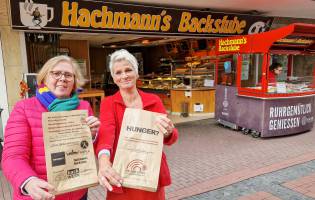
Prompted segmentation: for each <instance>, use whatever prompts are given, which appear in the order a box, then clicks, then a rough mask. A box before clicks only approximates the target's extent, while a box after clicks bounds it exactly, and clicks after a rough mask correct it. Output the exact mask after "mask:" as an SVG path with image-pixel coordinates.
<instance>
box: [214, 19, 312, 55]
mask: <svg viewBox="0 0 315 200" xmlns="http://www.w3.org/2000/svg"><path fill="white" fill-rule="evenodd" d="M272 48H276V49H279V48H281V49H284V50H285V49H289V50H303V51H315V25H314V24H302V23H294V24H290V25H288V26H285V27H282V28H279V29H275V30H272V31H268V32H263V33H259V34H253V35H245V36H235V37H227V38H220V39H217V54H229V53H255V52H260V53H264V52H268V51H269V50H270V49H272Z"/></svg>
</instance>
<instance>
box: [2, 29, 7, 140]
mask: <svg viewBox="0 0 315 200" xmlns="http://www.w3.org/2000/svg"><path fill="white" fill-rule="evenodd" d="M0 37H1V35H0ZM0 108H2V109H4V110H3V111H2V113H1V119H2V129H3V130H2V131H0V134H1V132H2V133H3V132H4V126H5V124H6V123H7V120H8V117H9V106H8V94H7V86H6V81H5V73H4V65H3V57H2V46H1V39H0ZM0 137H1V138H3V136H2V135H0Z"/></svg>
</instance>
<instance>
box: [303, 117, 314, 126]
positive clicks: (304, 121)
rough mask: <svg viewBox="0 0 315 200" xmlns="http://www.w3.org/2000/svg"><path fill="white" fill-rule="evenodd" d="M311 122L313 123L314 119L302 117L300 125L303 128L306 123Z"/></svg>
mask: <svg viewBox="0 0 315 200" xmlns="http://www.w3.org/2000/svg"><path fill="white" fill-rule="evenodd" d="M312 122H314V117H306V116H303V117H302V125H303V126H305V125H306V124H308V123H312Z"/></svg>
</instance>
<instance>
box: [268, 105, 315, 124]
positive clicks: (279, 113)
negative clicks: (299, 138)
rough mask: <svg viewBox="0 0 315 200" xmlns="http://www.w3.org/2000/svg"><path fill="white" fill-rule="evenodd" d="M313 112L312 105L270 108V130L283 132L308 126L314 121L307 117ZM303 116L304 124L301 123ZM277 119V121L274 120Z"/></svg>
mask: <svg viewBox="0 0 315 200" xmlns="http://www.w3.org/2000/svg"><path fill="white" fill-rule="evenodd" d="M311 112H312V104H298V105H294V106H281V107H270V109H269V117H270V120H269V130H283V129H289V128H296V127H299V126H300V125H301V124H302V126H304V125H306V124H307V123H310V122H312V121H313V118H312V120H308V119H309V118H307V117H306V116H305V115H306V114H309V113H311ZM301 116H303V117H302V123H301ZM274 118H276V119H274Z"/></svg>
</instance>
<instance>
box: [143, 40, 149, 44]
mask: <svg viewBox="0 0 315 200" xmlns="http://www.w3.org/2000/svg"><path fill="white" fill-rule="evenodd" d="M149 43H150V41H149V40H142V44H149Z"/></svg>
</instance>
